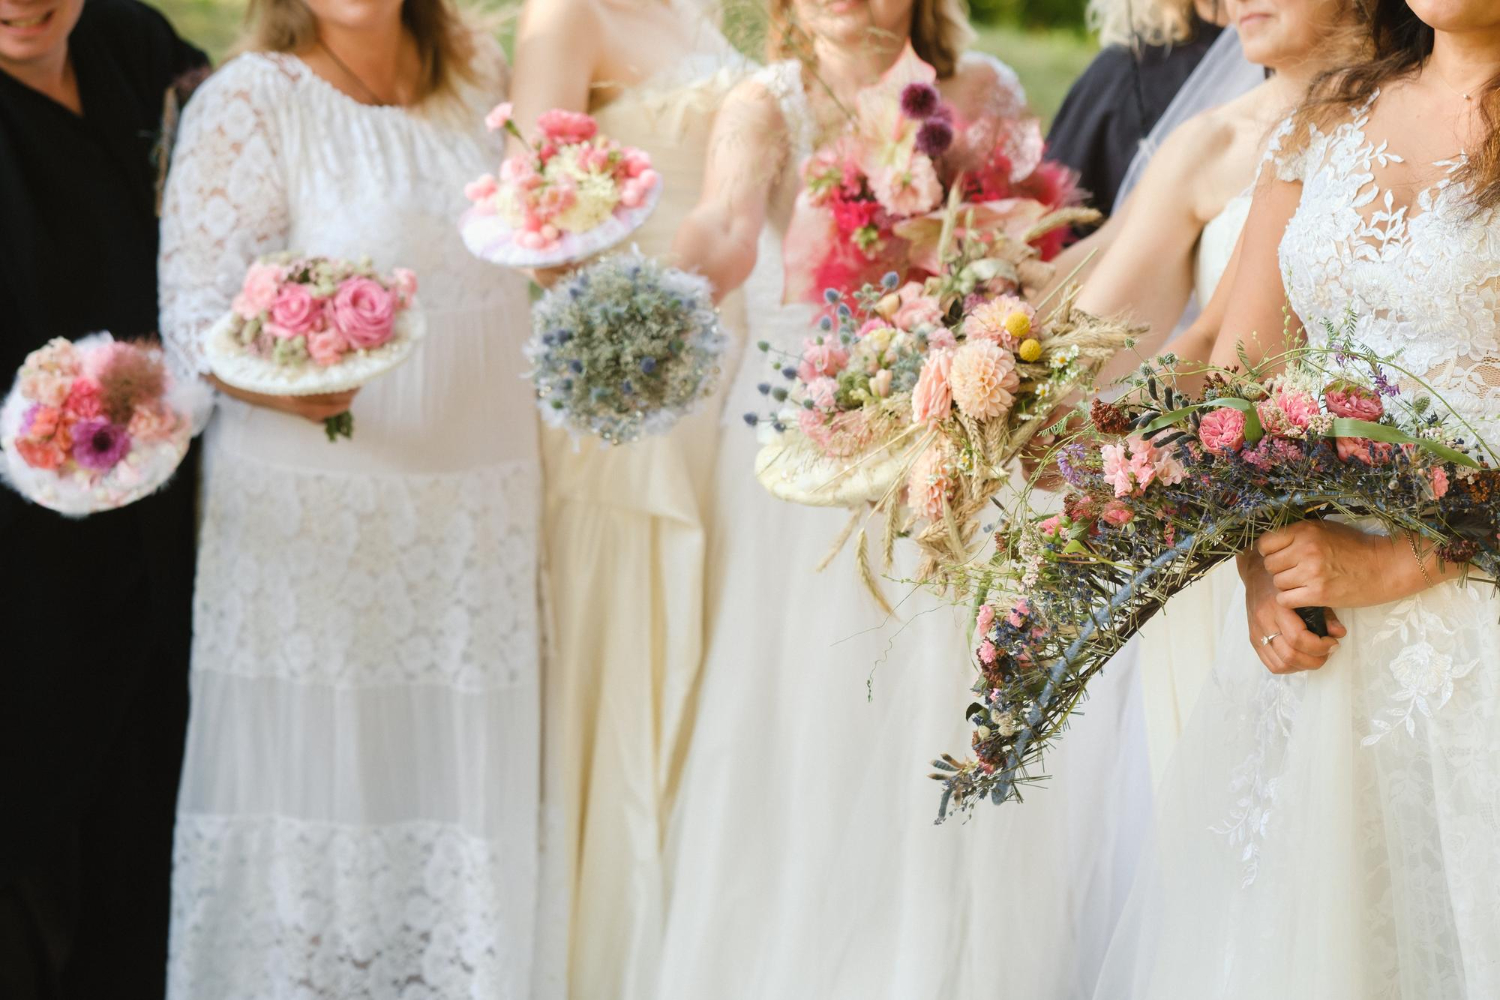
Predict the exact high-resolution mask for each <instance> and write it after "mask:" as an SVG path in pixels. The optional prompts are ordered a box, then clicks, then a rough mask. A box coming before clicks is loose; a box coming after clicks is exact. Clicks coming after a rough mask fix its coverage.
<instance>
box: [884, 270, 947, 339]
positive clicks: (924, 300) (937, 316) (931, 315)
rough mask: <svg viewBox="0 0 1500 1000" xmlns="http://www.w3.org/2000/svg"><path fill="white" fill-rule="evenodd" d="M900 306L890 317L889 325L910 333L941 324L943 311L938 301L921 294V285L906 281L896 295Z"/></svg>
mask: <svg viewBox="0 0 1500 1000" xmlns="http://www.w3.org/2000/svg"><path fill="white" fill-rule="evenodd" d="M896 295H897V298H898V300H899V301H900V303H901V304H900V305H899V306H898V307H897V309H896V314H895V315H894V316H892V317H891V324H892V325H893V326H896V327H898V328H899V329H902V330H907V331H912V330H916V329H917V328H918V327H921V326H939V325H941V324H942V322H943V309H942V306H941V305H939V304H938V300H937V299H936V298H934V297H933V296H931V295H926V294H924V293H923V289H922V285H921V284H920V283H919V282H916V281H908V282H907V283H906V284H904V285H902V286H901V290H900V291H899V292H897V293H896Z"/></svg>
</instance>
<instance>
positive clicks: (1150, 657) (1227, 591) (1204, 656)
mask: <svg viewBox="0 0 1500 1000" xmlns="http://www.w3.org/2000/svg"><path fill="white" fill-rule="evenodd" d="M1249 214H1250V192H1249V191H1246V192H1245V193H1243V194H1240V195H1237V196H1235V197H1234V198H1231V199H1230V200H1229V202H1228V203H1227V204H1226V205H1225V206H1224V208H1223V210H1222V211H1220V212H1219V214H1218V215H1216V216H1214V217H1213V218H1212V219H1210V220H1209V222H1208V225H1206V226H1204V227H1203V235H1202V236H1200V237H1199V239H1198V258H1197V261H1196V267H1195V271H1196V274H1195V287H1196V291H1195V293H1194V295H1195V298H1196V299H1197V302H1198V305H1199V307H1200V308H1201V307H1202V306H1204V305H1207V304H1208V300H1209V299H1211V298H1213V294H1214V290H1215V289H1216V288H1218V286H1219V280H1220V279H1221V278H1222V277H1223V276H1224V269H1225V268H1226V267H1228V266H1229V258H1230V257H1231V256H1233V254H1234V245H1235V244H1236V243H1237V242H1239V238H1240V230H1242V229H1244V228H1245V219H1246V218H1247V217H1249ZM1239 582H1240V578H1239V572H1238V570H1236V569H1235V564H1234V562H1233V561H1230V562H1226V563H1222V564H1221V565H1219V566H1216V567H1215V568H1214V569H1213V570H1212V571H1211V572H1210V573H1209V574H1208V575H1207V576H1205V577H1204V578H1203V579H1201V580H1199V581H1198V582H1197V583H1195V584H1194V585H1193V586H1191V587H1189V588H1188V589H1187V590H1185V591H1183V592H1182V593H1180V594H1178V595H1177V596H1176V597H1174V598H1172V600H1171V601H1169V602H1168V603H1167V606H1166V607H1165V608H1163V609H1162V610H1161V612H1160V613H1159V614H1158V615H1157V616H1156V617H1155V618H1153V619H1151V621H1149V622H1147V623H1146V627H1145V628H1143V629H1141V633H1140V657H1141V659H1140V664H1141V667H1140V672H1141V684H1142V686H1143V687H1144V689H1145V708H1146V740H1147V743H1148V744H1149V747H1150V752H1151V778H1152V781H1153V783H1159V782H1160V781H1161V777H1162V774H1163V773H1164V772H1165V770H1166V766H1167V761H1168V759H1169V758H1170V757H1171V756H1172V751H1173V750H1175V749H1176V747H1177V737H1178V736H1179V735H1180V734H1181V733H1182V727H1183V725H1184V723H1186V722H1187V718H1188V716H1189V715H1190V714H1191V713H1192V710H1193V705H1194V703H1195V702H1196V701H1197V700H1198V694H1199V692H1200V691H1202V689H1203V682H1204V681H1205V680H1207V679H1208V675H1209V674H1210V673H1211V672H1212V670H1213V665H1214V655H1215V652H1216V650H1217V648H1218V637H1219V630H1220V628H1221V627H1222V626H1223V624H1224V614H1225V612H1226V611H1227V610H1228V609H1229V605H1230V603H1231V602H1232V600H1233V599H1234V596H1235V594H1236V592H1237V591H1236V589H1235V588H1236V586H1237V585H1238V584H1239Z"/></svg>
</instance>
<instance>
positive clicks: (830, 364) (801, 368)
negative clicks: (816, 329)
mask: <svg viewBox="0 0 1500 1000" xmlns="http://www.w3.org/2000/svg"><path fill="white" fill-rule="evenodd" d="M819 339H820V338H816V337H808V338H806V339H805V340H803V341H802V363H801V364H800V365H798V366H797V374H798V376H799V377H800V378H801V379H802V381H804V382H811V381H813V379H815V378H817V377H818V376H819V375H830V376H832V375H837V374H838V373H839V372H841V371H843V370H844V366H845V365H847V364H848V363H849V352H848V350H846V349H845V348H844V345H843V344H841V343H839V339H838V338H837V337H834V336H827V337H823V338H821V340H822V343H819V342H818V340H819Z"/></svg>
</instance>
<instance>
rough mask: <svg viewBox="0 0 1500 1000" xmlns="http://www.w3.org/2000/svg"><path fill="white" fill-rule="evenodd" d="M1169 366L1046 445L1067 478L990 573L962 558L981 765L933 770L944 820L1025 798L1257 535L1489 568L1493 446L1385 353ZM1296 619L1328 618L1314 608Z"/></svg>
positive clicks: (1010, 539) (1002, 541)
mask: <svg viewBox="0 0 1500 1000" xmlns="http://www.w3.org/2000/svg"><path fill="white" fill-rule="evenodd" d="M1329 333H1330V337H1331V338H1336V337H1337V335H1338V331H1335V330H1332V329H1330V330H1329ZM1174 361H1175V359H1173V358H1171V357H1170V356H1168V357H1165V358H1163V359H1160V363H1161V364H1160V367H1153V366H1143V368H1142V369H1141V371H1140V373H1139V374H1138V376H1136V377H1135V379H1134V389H1133V391H1132V392H1131V393H1129V394H1128V395H1127V396H1126V397H1125V398H1126V400H1128V402H1124V403H1122V404H1119V405H1111V404H1107V403H1103V402H1100V401H1098V400H1095V401H1094V403H1093V406H1092V410H1091V413H1090V421H1089V425H1088V426H1086V427H1085V428H1084V429H1083V430H1081V431H1078V432H1077V433H1075V434H1073V435H1072V436H1071V437H1069V438H1068V439H1067V440H1065V441H1064V442H1062V443H1061V444H1059V445H1058V446H1057V447H1056V448H1055V449H1054V451H1053V456H1054V457H1055V459H1056V462H1057V466H1058V468H1059V470H1060V471H1061V473H1062V475H1063V477H1064V478H1065V479H1066V480H1067V482H1068V485H1069V487H1070V492H1069V493H1068V494H1067V495H1066V497H1065V499H1064V502H1063V511H1062V513H1060V514H1056V515H1053V516H1050V517H1042V516H1040V515H1037V514H1035V513H1032V512H1031V511H1030V510H1029V509H1028V508H1027V506H1026V504H1025V502H1024V498H1023V502H1022V503H1021V504H1019V505H1018V506H1017V507H1016V508H1015V509H1014V510H1013V512H1012V514H1011V516H1010V517H1009V518H1008V520H1006V521H1005V522H1004V523H1002V525H1001V526H1000V530H999V531H998V533H997V534H996V536H995V552H994V555H993V557H992V558H991V559H990V560H989V562H988V564H987V565H985V566H984V567H982V568H981V569H979V570H978V571H977V572H975V571H974V569H973V568H972V567H969V568H966V571H967V572H969V574H970V577H971V579H972V580H973V582H974V584H975V587H974V590H975V598H974V606H975V611H976V617H975V636H974V641H975V644H976V651H975V663H976V666H977V669H978V674H979V676H978V678H977V680H976V682H975V684H974V687H973V691H974V693H975V695H976V700H975V701H973V702H972V703H971V704H970V705H969V706H968V708H967V710H966V711H965V716H966V717H967V718H968V720H969V721H970V723H971V725H972V726H973V730H972V736H971V747H972V749H973V752H974V754H975V758H976V759H974V760H969V761H960V760H958V759H955V758H954V757H951V756H949V755H947V754H944V755H943V756H941V757H940V758H938V759H937V760H935V761H933V765H934V766H935V767H936V768H937V769H938V773H935V774H933V775H932V777H933V778H934V779H936V780H938V781H940V782H942V784H943V797H942V803H941V805H940V807H939V818H940V819H941V818H943V817H944V816H946V814H947V812H948V810H949V807H950V806H951V805H956V806H957V807H959V808H961V809H963V808H969V807H971V806H972V805H973V804H974V803H976V802H978V801H980V800H982V799H984V798H986V797H988V798H990V799H992V800H993V801H994V802H996V803H1000V802H1004V801H1006V800H1008V799H1011V798H1016V799H1019V798H1020V794H1019V790H1018V789H1019V786H1020V785H1021V784H1022V783H1024V782H1026V781H1029V780H1033V778H1034V777H1035V772H1036V769H1037V768H1038V767H1039V766H1040V764H1041V760H1042V756H1043V753H1044V751H1045V750H1046V748H1047V747H1048V746H1049V744H1050V742H1051V741H1052V740H1053V739H1055V738H1056V737H1057V736H1058V735H1059V734H1060V733H1061V732H1062V730H1063V729H1064V727H1065V725H1066V723H1067V720H1068V717H1069V714H1070V713H1071V711H1072V710H1073V708H1074V706H1076V705H1077V704H1078V703H1079V701H1080V700H1081V699H1082V698H1083V697H1084V695H1085V692H1086V689H1087V685H1088V682H1089V680H1090V679H1091V678H1092V677H1093V676H1094V675H1095V674H1096V673H1098V672H1099V670H1100V669H1101V668H1102V667H1103V666H1104V664H1105V663H1107V662H1108V661H1109V659H1110V658H1111V657H1112V656H1114V654H1115V653H1116V652H1118V651H1119V650H1120V648H1121V647H1123V646H1124V645H1125V643H1126V642H1127V641H1128V640H1129V639H1130V637H1131V636H1133V635H1134V634H1135V633H1136V632H1137V631H1138V630H1139V629H1140V628H1141V626H1142V625H1144V624H1145V623H1146V622H1147V621H1148V620H1149V619H1150V618H1151V617H1152V616H1153V615H1155V614H1156V612H1157V611H1159V610H1161V608H1162V607H1163V605H1165V603H1166V602H1167V600H1168V599H1169V598H1170V597H1172V596H1173V595H1174V594H1176V593H1179V592H1180V591H1182V590H1184V589H1186V588H1187V587H1189V586H1190V585H1191V584H1192V583H1194V582H1195V581H1197V580H1198V579H1200V578H1201V577H1202V576H1203V575H1204V574H1206V573H1207V572H1208V571H1209V570H1210V569H1212V568H1213V567H1214V566H1215V565H1217V564H1218V563H1220V562H1222V561H1224V560H1226V559H1229V558H1232V557H1233V556H1235V555H1236V554H1238V553H1239V552H1241V551H1243V550H1245V549H1246V548H1247V547H1249V546H1250V545H1251V544H1252V543H1253V542H1254V540H1255V539H1256V538H1257V537H1259V536H1260V535H1261V534H1263V533H1265V532H1266V531H1270V530H1273V529H1276V528H1281V527H1285V526H1286V525H1288V524H1291V523H1294V522H1296V521H1301V520H1306V519H1310V518H1323V517H1331V516H1340V517H1347V518H1359V519H1368V520H1373V521H1375V522H1377V523H1379V524H1381V525H1383V526H1384V527H1385V528H1386V529H1388V530H1389V531H1391V532H1392V533H1396V532H1402V533H1406V534H1407V535H1408V537H1409V538H1410V539H1411V540H1412V545H1413V548H1414V550H1415V549H1416V548H1417V547H1418V546H1419V545H1420V544H1426V545H1428V546H1430V547H1431V548H1434V549H1436V552H1437V554H1438V556H1439V558H1440V559H1442V560H1443V561H1444V562H1448V563H1452V564H1455V565H1463V566H1466V567H1467V566H1472V567H1477V568H1478V569H1479V570H1480V571H1481V572H1482V573H1484V574H1485V575H1486V576H1488V577H1489V578H1490V580H1491V581H1495V580H1497V579H1500V471H1496V469H1495V467H1494V466H1493V465H1492V464H1491V463H1492V462H1494V460H1495V455H1494V453H1493V452H1492V451H1490V449H1489V448H1488V446H1487V445H1486V444H1485V443H1484V441H1483V440H1481V439H1480V437H1479V435H1478V433H1477V432H1476V431H1475V430H1474V429H1473V428H1472V427H1471V426H1469V425H1468V424H1466V423H1465V422H1464V421H1463V420H1462V419H1461V418H1459V417H1457V416H1456V415H1454V414H1453V413H1451V412H1449V411H1448V408H1447V407H1445V406H1443V405H1442V404H1441V402H1440V401H1439V400H1437V398H1436V397H1435V396H1433V395H1430V394H1427V393H1425V392H1421V393H1415V394H1411V395H1409V396H1408V395H1404V394H1403V390H1401V389H1400V388H1398V385H1397V380H1396V379H1394V378H1392V377H1390V376H1389V375H1388V372H1391V371H1395V372H1401V369H1400V368H1399V366H1397V365H1396V364H1395V363H1394V362H1392V361H1390V360H1388V359H1382V358H1378V357H1376V356H1374V355H1370V354H1365V353H1361V352H1359V351H1358V350H1357V349H1356V348H1354V347H1352V346H1350V345H1348V344H1347V343H1345V344H1344V345H1342V346H1339V347H1335V348H1317V349H1315V348H1301V349H1299V350H1297V351H1294V352H1292V353H1291V354H1289V355H1287V356H1285V357H1282V358H1276V359H1273V360H1272V361H1271V362H1268V363H1267V365H1266V366H1264V367H1262V368H1261V369H1259V370H1251V371H1249V372H1247V373H1245V374H1235V373H1233V372H1216V373H1212V374H1210V375H1209V377H1208V379H1207V383H1206V388H1205V389H1204V391H1203V392H1202V393H1201V394H1199V395H1198V396H1197V397H1196V398H1189V397H1187V396H1185V395H1183V394H1182V393H1180V392H1178V391H1177V390H1176V388H1174V377H1173V376H1172V375H1171V374H1170V372H1169V371H1168V370H1167V366H1169V365H1171V364H1173V363H1174ZM1330 362H1332V365H1331V366H1330ZM1283 363H1284V364H1285V368H1284V370H1282V371H1281V372H1280V374H1277V375H1274V376H1272V375H1270V374H1269V371H1270V368H1271V365H1273V364H1283ZM1246 367H1248V365H1247V366H1246ZM1402 374H1404V375H1406V376H1408V379H1407V380H1404V381H1407V382H1408V383H1409V382H1411V381H1415V382H1417V383H1420V380H1419V379H1416V378H1415V376H1412V375H1411V373H1406V372H1402ZM1426 555H1427V553H1426V552H1421V553H1419V556H1420V557H1422V558H1425V557H1426ZM1300 613H1301V614H1302V615H1303V618H1304V620H1305V621H1307V622H1308V625H1309V628H1311V629H1312V630H1313V631H1315V632H1318V631H1320V628H1322V627H1323V626H1322V623H1321V621H1320V619H1321V617H1322V609H1302V611H1301V612H1300ZM1322 634H1326V632H1323V633H1322Z"/></svg>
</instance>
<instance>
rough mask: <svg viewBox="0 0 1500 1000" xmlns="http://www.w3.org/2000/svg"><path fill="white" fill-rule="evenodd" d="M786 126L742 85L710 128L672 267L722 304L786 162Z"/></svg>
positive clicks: (751, 260)
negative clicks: (696, 277)
mask: <svg viewBox="0 0 1500 1000" xmlns="http://www.w3.org/2000/svg"><path fill="white" fill-rule="evenodd" d="M788 142H789V139H788V136H787V129H786V122H785V121H784V120H783V118H782V115H781V109H780V107H779V106H778V105H777V103H776V100H775V98H773V97H772V96H771V94H770V93H769V92H768V91H767V90H766V89H765V88H764V87H763V86H761V85H760V84H759V83H757V82H755V81H747V82H745V83H742V84H740V85H739V86H738V87H736V88H735V90H734V91H733V92H732V93H731V94H730V95H729V97H728V99H727V100H726V101H725V102H724V106H723V108H721V109H720V111H719V115H718V118H717V119H716V120H715V122H714V130H713V134H712V136H711V137H710V139H709V145H708V161H707V163H706V164H705V167H704V182H703V194H702V196H701V197H700V198H699V201H698V204H697V206H696V207H694V209H693V210H692V211H691V212H689V213H688V215H687V217H686V218H685V219H683V221H682V223H681V225H680V226H679V227H678V229H677V238H676V239H675V240H674V241H673V244H672V251H673V255H674V256H675V257H676V258H677V260H678V262H679V263H680V264H681V265H682V266H684V267H687V268H690V269H692V270H695V271H697V272H699V273H700V274H702V275H703V276H704V277H706V278H707V279H708V280H709V282H710V283H711V284H712V285H713V287H714V296H715V297H716V298H720V299H722V298H723V297H724V296H725V295H727V294H729V293H730V292H731V291H733V290H734V289H736V288H738V287H739V286H740V285H742V284H744V282H745V279H746V278H748V277H749V276H750V271H751V270H752V269H753V268H754V267H755V252H756V242H757V241H758V240H759V238H760V231H761V228H762V227H763V226H764V225H765V223H766V213H767V209H768V205H769V202H770V198H771V192H772V189H773V188H774V187H775V184H776V179H777V178H778V177H779V176H780V175H781V172H782V170H783V168H784V166H785V164H786V157H787V155H788V152H789V150H788Z"/></svg>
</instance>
